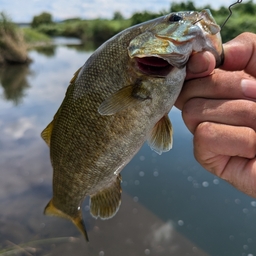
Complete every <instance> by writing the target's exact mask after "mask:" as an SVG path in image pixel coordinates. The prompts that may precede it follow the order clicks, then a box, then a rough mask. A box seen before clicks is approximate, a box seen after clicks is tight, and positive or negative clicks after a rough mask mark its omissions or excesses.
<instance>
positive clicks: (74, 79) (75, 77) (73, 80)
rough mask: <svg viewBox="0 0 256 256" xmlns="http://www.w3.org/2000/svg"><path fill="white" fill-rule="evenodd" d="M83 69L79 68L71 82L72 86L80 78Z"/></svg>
mask: <svg viewBox="0 0 256 256" xmlns="http://www.w3.org/2000/svg"><path fill="white" fill-rule="evenodd" d="M81 68H82V67H81ZM81 68H79V69H78V70H77V71H76V72H75V74H74V76H73V77H72V79H71V80H70V83H71V84H73V83H74V82H75V81H76V79H77V76H78V74H79V72H80V70H81Z"/></svg>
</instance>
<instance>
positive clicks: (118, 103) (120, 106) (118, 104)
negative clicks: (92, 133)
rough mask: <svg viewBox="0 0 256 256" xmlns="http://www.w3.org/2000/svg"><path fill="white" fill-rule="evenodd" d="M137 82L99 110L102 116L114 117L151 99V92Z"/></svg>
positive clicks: (104, 102) (117, 93) (121, 90)
mask: <svg viewBox="0 0 256 256" xmlns="http://www.w3.org/2000/svg"><path fill="white" fill-rule="evenodd" d="M140 83H141V81H137V83H136V84H135V85H128V86H126V87H124V88H122V89H120V90H119V91H117V92H116V93H114V94H112V95H111V96H110V97H108V98H107V99H106V100H105V101H103V102H102V104H101V105H100V106H99V108H98V112H99V113H100V114H101V115H113V114H116V113H118V112H120V111H122V110H124V109H126V108H128V107H133V106H135V105H137V104H139V103H141V102H142V101H144V100H146V99H150V91H149V90H147V88H145V87H146V86H143V84H140Z"/></svg>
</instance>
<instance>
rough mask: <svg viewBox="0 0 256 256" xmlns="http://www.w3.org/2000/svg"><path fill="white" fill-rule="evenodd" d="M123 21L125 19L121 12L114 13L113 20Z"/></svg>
mask: <svg viewBox="0 0 256 256" xmlns="http://www.w3.org/2000/svg"><path fill="white" fill-rule="evenodd" d="M123 19H124V17H123V15H122V13H121V12H118V11H116V12H115V13H114V17H113V20H123Z"/></svg>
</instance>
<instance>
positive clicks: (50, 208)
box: [44, 200, 89, 242]
mask: <svg viewBox="0 0 256 256" xmlns="http://www.w3.org/2000/svg"><path fill="white" fill-rule="evenodd" d="M44 214H45V215H50V216H57V217H61V218H65V219H69V220H71V221H72V222H73V223H74V224H75V226H76V227H77V228H78V229H79V230H80V231H81V233H82V234H83V235H84V237H85V239H86V241H87V242H89V237H88V234H87V232H86V228H85V224H84V221H83V218H82V212H81V210H78V215H77V216H76V217H72V216H70V215H68V214H66V213H64V212H62V211H61V210H59V209H58V208H56V207H55V206H54V205H53V202H52V200H51V201H50V202H49V203H48V204H47V205H46V207H45V209H44Z"/></svg>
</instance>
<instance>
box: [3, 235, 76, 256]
mask: <svg viewBox="0 0 256 256" xmlns="http://www.w3.org/2000/svg"><path fill="white" fill-rule="evenodd" d="M76 240H79V238H75V237H56V238H46V239H39V240H34V241H30V242H27V243H22V244H14V243H13V242H11V241H6V242H7V243H8V244H10V247H9V248H6V249H2V250H0V256H9V255H15V254H17V253H20V252H22V253H24V254H25V255H28V256H31V255H35V252H36V251H37V250H38V249H40V248H38V247H40V246H45V245H50V244H55V243H67V242H74V241H76Z"/></svg>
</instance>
